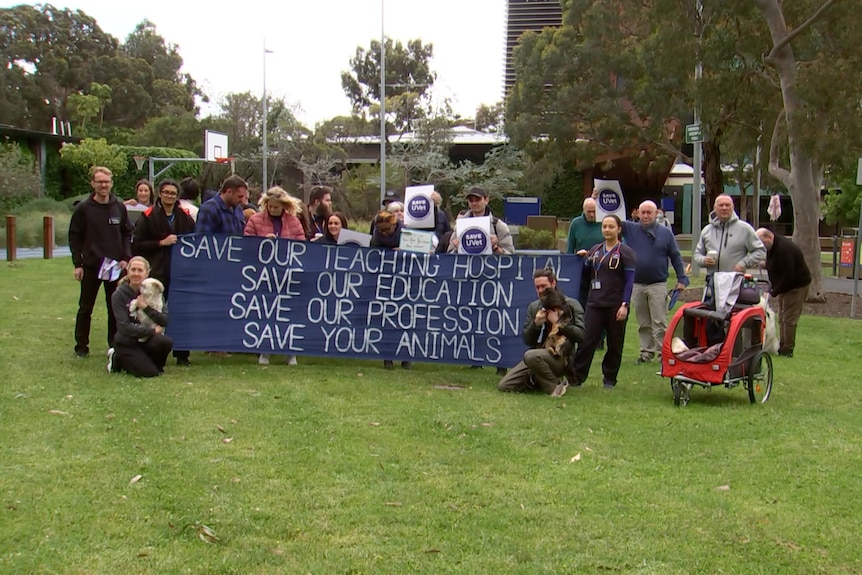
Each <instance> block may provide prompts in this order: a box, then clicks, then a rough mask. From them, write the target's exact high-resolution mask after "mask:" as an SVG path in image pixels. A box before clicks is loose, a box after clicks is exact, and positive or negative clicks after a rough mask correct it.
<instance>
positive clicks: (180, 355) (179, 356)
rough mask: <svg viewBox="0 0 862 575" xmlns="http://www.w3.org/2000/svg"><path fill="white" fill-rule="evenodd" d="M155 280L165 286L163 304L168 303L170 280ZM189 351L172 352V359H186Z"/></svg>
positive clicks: (163, 278) (166, 278) (160, 278)
mask: <svg viewBox="0 0 862 575" xmlns="http://www.w3.org/2000/svg"><path fill="white" fill-rule="evenodd" d="M156 279H157V280H159V281H160V282H162V285H163V286H165V303H168V299H169V296H170V293H171V280H170V278H168V277H156ZM189 355H190V353H189V351H187V350H177V349H175V350H174V357H175V358H177V359H188V358H189Z"/></svg>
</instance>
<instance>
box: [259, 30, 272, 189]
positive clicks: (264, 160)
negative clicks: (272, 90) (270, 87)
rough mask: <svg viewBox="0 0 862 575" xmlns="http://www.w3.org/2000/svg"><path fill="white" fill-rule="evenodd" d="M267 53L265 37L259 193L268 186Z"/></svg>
mask: <svg viewBox="0 0 862 575" xmlns="http://www.w3.org/2000/svg"><path fill="white" fill-rule="evenodd" d="M267 54H272V50H267V49H266V38H264V40H263V98H261V107H262V108H263V110H262V114H263V130H262V134H261V140H262V142H261V156H262V159H261V170H260V174H261V178H260V181H261V189H260V191H261V193H264V192H265V191H266V188H267V186H268V183H267V179H268V177H269V164H268V162H267V155H268V154H267V152H268V146H267V142H266V55H267Z"/></svg>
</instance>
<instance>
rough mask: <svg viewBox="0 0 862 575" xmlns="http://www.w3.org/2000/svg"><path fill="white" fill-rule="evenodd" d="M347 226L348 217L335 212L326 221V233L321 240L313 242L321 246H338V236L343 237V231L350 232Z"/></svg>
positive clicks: (317, 239)
mask: <svg viewBox="0 0 862 575" xmlns="http://www.w3.org/2000/svg"><path fill="white" fill-rule="evenodd" d="M349 229H350V226H348V225H347V217H346V216H345V215H344V214H342V213H341V212H333V213H331V214H330V215H329V218H327V220H326V232H324V234H323V235H322V236H320V237H319V238H316V239H314V240H311V241H313V242H317V243H319V244H333V245H335V244H338V236H340V235H341V230H349Z"/></svg>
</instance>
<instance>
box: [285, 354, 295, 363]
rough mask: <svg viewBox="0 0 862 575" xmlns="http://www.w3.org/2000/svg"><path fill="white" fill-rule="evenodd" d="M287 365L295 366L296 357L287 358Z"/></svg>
mask: <svg viewBox="0 0 862 575" xmlns="http://www.w3.org/2000/svg"><path fill="white" fill-rule="evenodd" d="M287 365H296V356H295V355H289V356H287Z"/></svg>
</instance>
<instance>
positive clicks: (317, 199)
mask: <svg viewBox="0 0 862 575" xmlns="http://www.w3.org/2000/svg"><path fill="white" fill-rule="evenodd" d="M331 213H332V188H330V187H329V186H312V188H311V194H309V196H308V206H307V210H306V212H305V213H304V218H305V221H304V222H303V224H304V226H305V238H306V239H308V240H313V239H314V238H319V237H320V236H322V235H323V234H325V233H326V222H327V220H328V219H329V214H331Z"/></svg>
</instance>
